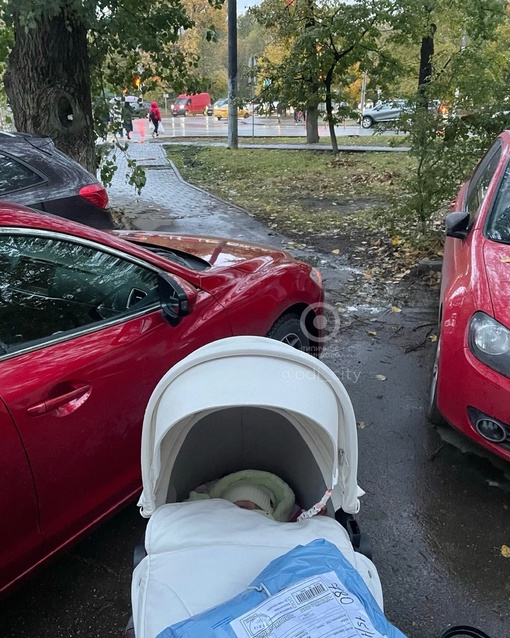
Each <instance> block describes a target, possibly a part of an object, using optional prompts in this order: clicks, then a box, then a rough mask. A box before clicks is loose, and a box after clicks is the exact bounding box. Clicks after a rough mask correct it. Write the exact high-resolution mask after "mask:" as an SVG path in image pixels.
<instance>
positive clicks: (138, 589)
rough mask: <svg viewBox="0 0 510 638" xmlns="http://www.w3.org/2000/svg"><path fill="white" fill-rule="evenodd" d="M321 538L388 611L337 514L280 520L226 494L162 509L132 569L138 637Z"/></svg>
mask: <svg viewBox="0 0 510 638" xmlns="http://www.w3.org/2000/svg"><path fill="white" fill-rule="evenodd" d="M317 538H324V539H326V540H328V541H330V542H332V543H334V544H335V545H336V546H337V547H338V548H339V549H340V551H342V552H343V554H344V556H345V557H346V558H347V560H348V561H349V562H350V563H351V564H352V565H353V566H354V567H355V568H356V570H357V571H358V572H359V574H360V575H361V576H362V577H363V579H364V581H365V582H366V584H367V586H368V588H369V589H370V591H371V593H372V595H373V596H374V598H375V599H376V601H377V602H378V603H379V605H380V607H381V609H383V600H382V589H381V583H380V580H379V575H378V573H377V569H376V567H375V565H374V564H373V563H372V561H370V560H369V559H368V558H366V557H365V556H363V555H362V554H358V553H355V552H354V550H353V547H352V545H351V542H350V540H349V536H348V534H347V532H346V531H345V529H344V528H343V527H342V526H341V525H339V524H338V523H337V522H336V521H335V520H334V519H332V518H329V517H327V516H316V517H314V518H312V519H307V520H305V521H301V522H299V523H279V522H276V521H273V520H271V519H269V518H266V517H265V516H261V515H260V514H257V513H255V512H252V511H247V510H244V509H240V508H239V507H237V506H236V505H233V504H232V503H229V502H228V501H225V500H222V499H212V500H207V501H192V502H186V503H171V504H167V505H163V506H162V507H159V508H158V509H157V510H156V511H155V513H154V514H153V515H152V517H151V518H150V520H149V523H148V526H147V532H146V538H145V548H146V551H147V556H146V557H145V558H144V559H143V560H142V561H141V562H140V563H139V565H138V566H137V567H136V569H135V570H134V572H133V581H132V586H131V597H132V607H133V621H134V628H135V635H136V638H155V637H156V636H157V635H158V634H159V633H160V632H161V631H163V629H165V628H166V627H168V626H170V625H173V624H174V623H176V622H179V621H181V620H184V619H186V618H189V617H190V616H194V615H195V614H198V613H200V612H202V611H205V610H206V609H209V608H211V607H214V606H215V605H218V604H220V603H223V602H225V601H227V600H229V599H230V598H232V597H233V596H236V595H237V594H239V593H240V592H242V591H243V590H244V589H246V587H247V586H248V585H249V584H250V582H251V581H252V580H253V579H254V578H255V577H256V576H257V575H258V574H259V573H260V572H261V571H262V570H263V569H264V568H265V567H266V566H267V565H268V564H269V563H270V562H271V561H272V560H273V559H275V558H278V557H279V556H282V555H283V554H285V553H286V552H288V551H289V550H290V549H293V548H294V547H296V546H297V545H305V544H307V543H309V542H311V541H313V540H315V539H317Z"/></svg>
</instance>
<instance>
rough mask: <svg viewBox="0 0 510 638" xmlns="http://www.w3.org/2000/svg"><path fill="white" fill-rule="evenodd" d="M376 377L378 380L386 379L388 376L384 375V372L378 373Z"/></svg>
mask: <svg viewBox="0 0 510 638" xmlns="http://www.w3.org/2000/svg"><path fill="white" fill-rule="evenodd" d="M375 378H376V379H377V380H378V381H386V377H385V376H384V374H376V375H375Z"/></svg>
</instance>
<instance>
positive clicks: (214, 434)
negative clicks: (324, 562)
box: [126, 337, 383, 638]
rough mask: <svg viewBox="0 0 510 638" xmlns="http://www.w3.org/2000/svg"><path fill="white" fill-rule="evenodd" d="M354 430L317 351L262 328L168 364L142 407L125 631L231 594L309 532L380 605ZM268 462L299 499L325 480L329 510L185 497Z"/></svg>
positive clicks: (151, 626) (322, 488)
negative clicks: (361, 515) (140, 540)
mask: <svg viewBox="0 0 510 638" xmlns="http://www.w3.org/2000/svg"><path fill="white" fill-rule="evenodd" d="M357 463H358V448H357V432H356V421H355V417H354V412H353V409H352V404H351V401H350V399H349V396H348V394H347V392H346V390H345V388H344V387H343V385H342V383H341V382H340V381H339V379H338V378H337V377H336V376H335V374H334V373H333V372H332V371H331V370H330V369H329V368H328V367H327V366H326V365H325V364H323V363H322V362H321V361H319V360H317V359H316V358H314V357H312V356H310V355H308V354H305V353H303V352H301V351H298V350H295V349H293V348H291V347H290V346H288V345H285V344H282V343H280V342H278V341H274V340H271V339H266V338H263V337H231V338H228V339H223V340H220V341H216V342H213V343H211V344H209V345H206V346H204V347H202V348H200V349H199V350H197V351H195V352H194V353H192V354H191V355H189V356H188V357H187V358H186V359H184V360H183V361H181V362H180V363H178V364H177V365H175V366H174V367H173V368H172V369H171V370H170V371H169V372H168V373H167V374H166V375H165V376H164V377H163V378H162V379H161V381H160V382H159V384H158V386H157V387H156V389H155V390H154V392H153V394H152V397H151V399H150V401H149V404H148V406H147V410H146V414H145V419H144V424H143V435H142V478H143V493H142V496H141V498H140V501H139V505H140V507H141V513H142V516H144V517H147V518H149V519H150V520H149V523H148V526H147V531H146V534H145V541H144V547H143V548H142V551H141V552H138V553H135V563H136V567H135V570H134V573H133V580H132V607H133V618H132V620H131V622H130V625H128V628H127V630H126V635H128V636H133V635H134V636H136V638H155V637H156V636H157V635H158V634H159V633H160V632H162V631H163V630H164V629H165V628H167V627H169V626H170V625H173V624H174V623H177V622H180V621H182V620H184V619H187V618H189V617H191V616H194V615H195V614H198V613H201V612H203V611H204V610H206V609H209V608H211V607H214V606H215V605H218V604H220V603H223V602H224V601H226V600H228V599H230V598H232V597H233V596H236V595H237V594H238V593H239V592H241V591H242V590H243V589H245V588H246V587H247V586H248V585H249V583H250V582H251V581H252V579H253V578H254V577H256V576H257V574H259V572H261V570H263V569H264V568H265V567H266V566H267V565H268V563H270V562H271V561H273V560H274V559H275V558H277V557H279V556H282V555H283V554H286V553H287V552H288V551H289V550H291V549H293V548H295V547H296V546H298V545H305V544H306V543H309V542H311V541H313V540H314V539H326V541H329V542H331V543H333V544H334V545H335V546H336V547H337V548H339V549H340V550H341V552H342V553H343V555H344V556H345V557H346V558H347V560H348V561H349V563H350V564H351V565H352V566H354V568H355V569H356V570H357V572H358V573H359V574H360V575H361V577H362V578H363V580H364V582H365V583H366V585H367V587H368V589H369V591H370V592H371V594H372V595H373V597H374V598H375V600H376V601H377V603H378V604H379V606H380V608H381V609H382V607H383V600H382V590H381V584H380V581H379V576H378V573H377V569H376V567H375V565H374V564H373V563H372V561H371V560H370V553H369V549H368V545H366V543H365V539H364V537H363V535H362V534H360V533H359V529H358V528H357V525H356V522H355V519H354V516H353V515H354V514H356V513H357V512H358V510H359V500H358V499H359V496H360V495H361V494H362V492H361V490H360V489H359V488H358V485H357ZM250 468H254V469H256V470H264V471H266V472H271V473H274V474H276V475H278V476H279V477H281V478H282V479H283V480H284V481H286V482H287V483H288V484H289V485H290V486H291V487H292V489H293V490H294V492H295V495H296V501H297V502H298V503H299V504H300V505H301V506H302V507H303V508H304V509H307V508H310V507H312V506H313V505H314V504H316V503H317V502H318V501H319V500H320V499H321V497H323V495H324V494H325V493H326V491H327V490H328V488H331V489H332V494H331V498H330V500H329V503H328V516H323V515H322V516H315V517H313V518H307V519H305V520H302V521H300V522H292V523H287V522H278V521H275V520H270V519H268V518H265V517H263V516H257V515H254V514H253V513H252V512H248V511H246V510H243V509H240V508H238V507H236V506H235V505H233V504H232V503H229V502H227V501H225V500H222V499H208V500H199V501H187V500H186V499H187V497H188V495H189V494H190V492H191V491H192V490H194V489H195V488H196V487H197V486H199V485H201V484H203V483H206V482H208V481H212V480H214V479H218V478H220V477H223V476H225V475H228V474H230V473H233V472H238V471H239V470H245V469H250Z"/></svg>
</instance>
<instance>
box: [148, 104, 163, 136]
mask: <svg viewBox="0 0 510 638" xmlns="http://www.w3.org/2000/svg"><path fill="white" fill-rule="evenodd" d="M149 120H150V121H151V122H152V124H153V125H154V131H153V132H152V137H155V136H157V135H159V133H158V131H159V123H160V122H161V113H160V110H159V108H158V103H157V102H151V107H150V109H149Z"/></svg>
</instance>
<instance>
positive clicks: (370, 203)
mask: <svg viewBox="0 0 510 638" xmlns="http://www.w3.org/2000/svg"><path fill="white" fill-rule="evenodd" d="M293 199H294V202H295V203H296V204H297V205H299V206H301V207H303V208H306V209H307V212H309V213H312V214H313V213H316V212H318V213H321V212H324V211H327V212H333V213H338V214H339V215H349V214H352V213H354V212H357V211H359V210H367V209H371V208H380V207H382V206H385V205H387V202H385V201H383V200H380V199H374V198H368V199H362V198H359V199H356V201H355V202H354V201H353V200H345V199H341V198H339V197H336V196H334V195H325V196H322V197H321V196H310V195H294V196H293Z"/></svg>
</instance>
